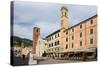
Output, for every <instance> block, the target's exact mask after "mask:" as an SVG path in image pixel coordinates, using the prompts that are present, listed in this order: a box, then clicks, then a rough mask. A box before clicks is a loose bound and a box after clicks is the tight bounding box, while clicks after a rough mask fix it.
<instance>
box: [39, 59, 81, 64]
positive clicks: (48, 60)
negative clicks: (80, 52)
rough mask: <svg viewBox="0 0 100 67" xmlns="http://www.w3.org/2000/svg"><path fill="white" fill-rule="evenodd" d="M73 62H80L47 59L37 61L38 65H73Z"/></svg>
mask: <svg viewBox="0 0 100 67" xmlns="http://www.w3.org/2000/svg"><path fill="white" fill-rule="evenodd" d="M74 62H81V61H77V60H55V59H47V60H42V61H38V64H57V63H74Z"/></svg>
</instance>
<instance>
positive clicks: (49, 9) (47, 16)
mask: <svg viewBox="0 0 100 67" xmlns="http://www.w3.org/2000/svg"><path fill="white" fill-rule="evenodd" d="M61 6H62V4H54V3H37V2H36V3H33V2H24V1H15V2H14V35H16V36H20V37H23V38H28V39H32V29H33V27H35V26H37V27H40V29H41V36H42V37H45V36H47V35H48V34H50V33H52V32H54V31H56V30H57V29H59V28H60V9H61ZM65 6H66V7H67V8H68V10H69V11H68V13H69V26H73V25H75V24H77V23H79V22H80V21H82V20H85V19H87V18H89V17H91V16H93V15H95V14H96V13H97V7H96V6H83V5H65Z"/></svg>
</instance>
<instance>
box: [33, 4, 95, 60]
mask: <svg viewBox="0 0 100 67" xmlns="http://www.w3.org/2000/svg"><path fill="white" fill-rule="evenodd" d="M60 16H61V27H60V29H59V30H57V31H55V32H53V33H51V34H49V35H47V36H46V37H45V38H46V39H45V41H44V42H47V43H46V45H45V43H44V45H45V46H44V47H46V54H47V57H48V58H55V59H68V58H69V57H71V58H73V57H74V59H75V58H77V57H80V58H81V59H82V58H84V57H88V56H91V57H92V58H94V57H95V56H96V55H97V53H96V51H97V15H94V16H92V17H90V18H87V19H85V20H83V21H81V22H79V23H78V24H76V25H74V26H71V27H69V26H68V24H69V22H68V9H67V8H66V7H64V6H63V7H62V8H61V15H60ZM34 29H35V30H37V29H36V28H34ZM39 30H40V29H39ZM34 33H36V31H34ZM39 34H40V32H39V33H38V35H37V33H36V34H33V36H34V37H33V46H35V45H34V40H35V41H37V40H38V38H37V37H38V36H39ZM35 35H36V36H35ZM35 37H36V39H35ZM36 49H38V48H36ZM36 49H34V51H35V50H36Z"/></svg>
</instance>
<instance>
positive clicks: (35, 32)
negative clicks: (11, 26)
mask: <svg viewBox="0 0 100 67" xmlns="http://www.w3.org/2000/svg"><path fill="white" fill-rule="evenodd" d="M39 36H40V28H38V27H34V28H33V46H32V47H33V50H32V51H33V54H35V53H36V44H37V41H38V39H39Z"/></svg>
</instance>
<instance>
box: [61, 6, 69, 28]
mask: <svg viewBox="0 0 100 67" xmlns="http://www.w3.org/2000/svg"><path fill="white" fill-rule="evenodd" d="M61 28H62V29H68V9H67V8H66V7H64V6H63V7H62V8H61Z"/></svg>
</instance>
